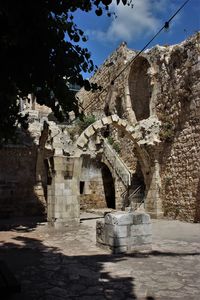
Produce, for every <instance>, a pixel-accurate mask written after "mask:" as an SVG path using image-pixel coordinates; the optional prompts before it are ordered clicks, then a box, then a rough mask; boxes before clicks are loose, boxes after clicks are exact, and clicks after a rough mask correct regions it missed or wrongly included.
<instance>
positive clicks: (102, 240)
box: [96, 212, 152, 253]
mask: <svg viewBox="0 0 200 300" xmlns="http://www.w3.org/2000/svg"><path fill="white" fill-rule="evenodd" d="M96 242H97V245H98V246H99V247H103V248H106V249H109V250H111V251H112V253H134V252H149V251H151V250H152V226H151V220H150V216H149V215H148V214H146V213H143V212H116V213H108V214H106V216H105V218H104V220H103V221H97V223H96Z"/></svg>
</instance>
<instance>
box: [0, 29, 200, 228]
mask: <svg viewBox="0 0 200 300" xmlns="http://www.w3.org/2000/svg"><path fill="white" fill-rule="evenodd" d="M199 39H200V34H199V33H197V34H195V35H194V36H192V37H191V38H189V39H188V40H186V41H184V42H182V43H181V44H179V45H174V46H165V47H161V46H156V47H154V48H152V49H150V50H147V51H146V52H145V53H143V54H141V55H140V56H138V57H137V58H136V59H135V60H133V61H132V59H133V58H134V57H135V55H136V53H137V52H135V51H132V50H130V49H128V48H127V46H126V44H125V43H122V44H121V45H120V46H119V48H118V49H117V50H116V51H115V52H114V53H113V54H112V55H111V56H110V57H109V58H108V59H107V60H106V61H105V62H104V64H103V65H102V66H101V67H100V68H99V69H98V71H97V72H96V74H95V75H94V76H93V77H92V78H91V81H92V82H95V83H97V84H98V85H100V86H102V87H103V91H102V92H99V91H96V92H93V93H92V92H87V91H85V90H84V89H81V90H80V91H79V92H78V94H77V97H78V99H79V104H80V110H82V112H83V113H84V114H85V115H86V116H91V115H94V116H95V118H96V121H95V122H94V123H93V124H91V125H90V126H89V127H88V128H86V129H85V130H84V131H83V132H82V133H81V134H80V133H79V134H77V132H76V130H75V128H76V122H75V121H74V122H72V124H71V125H58V124H56V123H55V122H54V121H49V120H50V119H49V117H48V115H49V111H48V110H47V109H45V108H44V107H39V106H37V105H36V104H35V103H34V105H32V106H31V107H28V111H29V113H30V127H29V134H27V133H26V134H24V136H23V138H21V141H20V143H19V144H18V145H15V146H14V145H9V146H6V147H4V148H3V149H1V150H0V152H1V159H0V168H1V173H0V193H1V198H0V207H1V214H2V215H3V214H4V215H5V216H8V215H13V214H15V215H22V214H27V212H28V213H29V214H30V213H32V214H36V213H38V212H39V211H40V212H42V211H46V213H47V218H48V220H49V222H50V223H52V224H54V225H58V226H59V225H60V224H61V225H62V223H71V222H76V223H78V222H79V214H80V208H81V209H91V208H106V207H109V208H112V209H117V210H119V209H126V206H130V207H132V208H133V209H137V208H138V207H139V206H140V207H143V209H144V210H145V211H146V212H147V213H149V214H150V215H151V216H152V217H156V218H159V217H163V216H167V217H170V218H178V219H181V220H186V221H192V222H199V221H200V82H199V75H200V51H199ZM131 61H132V62H131ZM130 62H131V63H130ZM126 65H127V68H126V69H125V70H124V71H123V72H122V73H121V74H120V76H118V77H117V79H116V80H114V79H115V76H116V75H117V74H119V73H120V72H121V70H123V69H124V67H125V66H126ZM32 101H33V102H34V99H32ZM38 112H39V113H38ZM41 132H42V134H41ZM28 135H29V136H28ZM12 160H13V162H12ZM10 170H12V172H10Z"/></svg>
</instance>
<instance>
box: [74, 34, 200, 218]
mask: <svg viewBox="0 0 200 300" xmlns="http://www.w3.org/2000/svg"><path fill="white" fill-rule="evenodd" d="M199 44H200V33H196V34H194V35H193V36H191V37H190V38H189V39H187V40H186V41H184V42H182V43H181V44H178V45H174V46H155V47H153V48H152V49H150V50H147V51H145V53H143V54H142V55H140V57H141V58H137V59H136V61H135V62H133V63H132V64H131V65H130V66H129V67H128V68H126V70H125V71H124V72H123V73H122V74H121V75H120V76H119V77H118V78H117V79H116V80H115V82H114V85H110V82H111V81H112V80H113V79H114V78H115V76H116V75H117V74H119V72H120V70H122V68H123V67H124V65H125V64H126V63H127V61H128V60H129V61H130V59H131V58H133V57H134V55H135V53H136V52H135V51H132V52H131V55H130V52H129V50H128V48H127V47H126V46H125V45H123V46H121V47H119V49H117V51H116V52H114V54H113V55H111V57H110V58H111V59H112V57H113V59H114V60H113V62H114V63H113V64H111V61H110V60H109V59H110V58H109V59H108V60H109V62H110V65H109V64H107V61H106V62H105V63H104V64H103V65H102V66H101V68H100V69H99V70H98V72H97V73H96V75H95V76H94V77H93V78H92V79H91V81H93V82H97V83H98V84H99V85H102V86H103V87H104V88H105V90H104V91H103V93H101V94H100V95H99V92H95V93H92V92H86V91H85V90H84V89H81V90H80V91H79V92H78V94H77V96H78V98H79V99H80V103H81V107H83V108H85V110H84V113H85V114H87V115H90V114H95V115H96V116H97V117H99V118H100V117H102V116H105V114H107V113H108V114H113V113H116V114H118V115H119V116H120V117H121V118H125V119H127V120H128V121H129V122H130V123H132V125H134V124H135V122H136V117H137V116H136V113H135V111H133V109H132V104H131V103H132V102H134V101H135V100H136V99H130V91H129V88H130V82H131V77H130V78H129V74H131V76H134V72H135V73H136V74H140V70H138V69H137V68H142V66H143V61H144V60H146V61H148V64H149V66H150V67H149V68H148V69H147V74H148V82H149V83H148V84H149V88H150V89H151V90H150V95H151V97H150V102H149V111H150V115H149V118H148V119H147V122H148V120H149V119H150V118H151V117H152V116H155V118H157V119H158V120H160V122H161V126H160V133H159V134H160V140H161V142H159V141H158V143H157V145H152V146H151V145H145V144H144V145H143V147H144V148H145V149H146V151H147V152H148V153H149V156H150V159H151V161H152V167H153V164H154V160H155V159H156V160H158V163H159V169H160V174H159V175H158V174H157V175H156V176H159V178H157V179H156V180H157V182H159V193H160V198H161V202H162V207H163V210H164V214H165V215H166V216H168V217H172V218H178V219H181V220H187V221H200V144H199V143H200V142H199V141H200V82H199V77H200V59H199V57H200V49H199ZM122 53H123V55H122ZM124 53H125V54H124ZM142 59H143V61H142ZM134 68H135V69H134ZM134 70H135V71H134ZM108 74H109V76H108ZM140 79H141V80H142V78H140V76H138V80H140ZM134 80H135V83H134V84H132V83H131V84H132V88H137V76H136V78H135V79H134ZM138 86H139V87H140V88H142V81H141V82H139V81H138ZM147 86H148V85H146V87H147ZM134 92H135V91H134V90H133V91H132V93H133V94H134ZM141 94H142V95H143V94H144V95H145V93H143V92H142V91H141ZM119 100H120V101H119ZM131 101H132V102H131ZM145 103H146V102H145ZM145 105H146V104H145ZM141 107H142V106H141ZM150 130H151V128H150ZM123 139H124V138H123V137H121V138H120V135H118V140H119V142H120V144H121V145H123V146H121V147H122V148H123V151H122V152H121V157H122V158H123V160H124V162H125V163H126V160H127V156H128V155H129V154H130V152H129V151H130V150H129V149H130V147H132V144H131V143H132V142H129V141H128V140H126V147H124V140H123ZM124 148H125V149H126V148H127V151H124ZM132 164H133V169H134V161H133V162H132ZM144 177H145V174H144ZM147 181H148V180H147ZM152 195H153V194H152ZM152 205H153V204H152Z"/></svg>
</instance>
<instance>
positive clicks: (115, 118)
mask: <svg viewBox="0 0 200 300" xmlns="http://www.w3.org/2000/svg"><path fill="white" fill-rule="evenodd" d="M111 118H112V121H113V122H118V120H119V117H118V115H112V116H111Z"/></svg>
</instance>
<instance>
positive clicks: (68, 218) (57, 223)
mask: <svg viewBox="0 0 200 300" xmlns="http://www.w3.org/2000/svg"><path fill="white" fill-rule="evenodd" d="M80 168H81V158H79V157H78V158H77V157H66V156H55V157H54V176H53V178H52V183H51V185H49V186H48V209H47V220H48V222H49V224H51V225H53V226H54V227H56V228H60V227H63V226H64V225H66V224H69V225H70V224H72V225H73V224H79V221H80V204H79V193H80V190H79V175H80Z"/></svg>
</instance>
